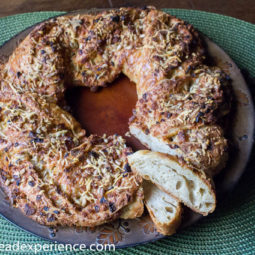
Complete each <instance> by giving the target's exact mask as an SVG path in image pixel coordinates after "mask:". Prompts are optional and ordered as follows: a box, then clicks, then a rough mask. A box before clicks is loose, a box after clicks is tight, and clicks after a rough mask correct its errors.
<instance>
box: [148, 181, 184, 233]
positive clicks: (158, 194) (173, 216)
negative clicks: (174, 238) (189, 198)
mask: <svg viewBox="0 0 255 255" xmlns="http://www.w3.org/2000/svg"><path fill="white" fill-rule="evenodd" d="M143 189H144V202H145V205H146V208H147V209H148V212H149V214H150V216H151V219H152V221H153V222H154V224H155V226H156V228H157V231H158V232H160V233H161V234H163V235H172V234H174V233H175V232H176V229H177V228H178V227H179V225H180V223H181V215H182V206H181V203H180V202H179V201H178V200H176V199H175V198H173V197H172V196H170V195H168V194H167V193H165V192H163V191H162V190H160V189H159V188H158V187H157V186H156V185H154V184H152V183H151V182H150V181H144V183H143Z"/></svg>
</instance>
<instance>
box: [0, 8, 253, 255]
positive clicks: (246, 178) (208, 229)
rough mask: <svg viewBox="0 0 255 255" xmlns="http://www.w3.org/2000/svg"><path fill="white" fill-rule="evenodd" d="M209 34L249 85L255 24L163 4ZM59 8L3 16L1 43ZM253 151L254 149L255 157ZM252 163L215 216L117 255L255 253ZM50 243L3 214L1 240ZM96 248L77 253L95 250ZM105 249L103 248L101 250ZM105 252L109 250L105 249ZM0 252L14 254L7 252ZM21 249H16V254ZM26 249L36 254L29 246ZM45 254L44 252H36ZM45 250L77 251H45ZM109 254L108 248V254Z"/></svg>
mask: <svg viewBox="0 0 255 255" xmlns="http://www.w3.org/2000/svg"><path fill="white" fill-rule="evenodd" d="M165 11H167V12H170V13H171V14H173V15H176V16H178V17H180V18H182V19H184V20H186V21H188V22H189V23H191V24H193V25H194V26H195V27H196V28H197V29H199V30H200V31H201V32H203V33H204V34H205V35H207V36H208V37H209V38H211V39H212V40H213V41H214V42H216V43H217V44H218V45H219V46H221V47H222V48H223V49H224V50H225V51H226V52H227V53H228V54H229V55H230V56H231V57H232V59H233V60H234V61H235V62H236V63H237V65H238V66H239V67H240V68H241V69H245V70H246V71H245V74H246V78H247V80H248V83H249V84H250V88H251V90H252V91H254V87H255V85H254V84H255V82H254V78H253V79H252V77H255V25H252V24H250V23H247V22H244V21H241V20H237V19H234V18H231V17H226V16H222V15H218V14H213V13H206V12H201V11H194V10H192V11H190V10H180V9H165ZM59 14H61V12H38V13H26V14H21V15H15V16H10V17H5V18H2V19H0V44H2V43H4V42H5V41H7V40H9V39H10V38H11V37H12V36H14V35H15V34H16V33H18V32H20V31H21V30H23V29H25V28H27V27H29V26H31V25H33V24H35V23H37V22H40V21H42V20H44V19H47V18H49V17H51V16H54V15H59ZM253 157H254V153H253V154H252V158H253ZM253 168H254V167H253V164H252V162H250V164H249V167H248V168H247V171H246V172H245V174H244V175H243V177H242V178H241V180H240V182H239V184H238V185H237V186H236V188H235V190H234V191H233V192H232V193H231V194H228V195H226V198H224V199H222V200H221V201H220V203H219V204H218V208H217V210H216V212H215V213H214V214H213V215H210V216H208V217H206V218H204V219H202V220H201V221H199V222H198V223H197V224H195V225H193V226H191V227H189V228H187V229H185V230H183V231H180V232H179V233H178V234H176V235H174V236H171V237H168V238H164V239H162V240H160V241H156V242H154V243H149V244H146V245H140V246H136V247H134V248H126V249H119V250H117V251H116V252H115V253H118V254H157V255H159V254H174V255H177V254H196V255H197V254H231V255H232V254H242V255H244V254H255V185H254V183H255V172H254V171H253ZM18 241H19V242H20V244H22V243H24V244H32V245H34V244H37V243H39V244H49V243H50V242H47V241H44V240H42V239H40V238H38V237H35V236H33V235H31V234H28V233H26V232H25V231H23V230H20V229H19V228H17V227H16V226H14V225H13V224H11V223H9V222H8V221H6V220H5V219H3V218H2V217H0V244H14V243H16V242H18ZM92 253H94V252H91V251H86V252H84V251H83V252H76V253H75V254H92ZM103 253H104V252H102V254H103ZM106 253H107V252H105V254H106ZM0 254H14V253H13V252H6V251H5V252H3V253H0ZM16 254H17V253H16ZM22 254H34V253H33V252H32V251H29V250H28V251H27V252H25V253H22ZM37 254H42V253H37ZM47 254H74V253H71V252H70V251H69V252H47ZM107 254H109V253H107Z"/></svg>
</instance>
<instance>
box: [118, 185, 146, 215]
mask: <svg viewBox="0 0 255 255" xmlns="http://www.w3.org/2000/svg"><path fill="white" fill-rule="evenodd" d="M143 199H144V192H143V187H142V186H141V187H139V189H138V190H137V192H136V194H135V197H134V199H133V200H132V201H131V202H130V203H129V204H128V205H126V206H125V207H124V208H123V209H122V210H121V214H120V218H122V219H135V218H138V217H141V216H142V214H143V211H144V204H143Z"/></svg>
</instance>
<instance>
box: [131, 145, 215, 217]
mask: <svg viewBox="0 0 255 255" xmlns="http://www.w3.org/2000/svg"><path fill="white" fill-rule="evenodd" d="M128 162H129V164H130V166H131V168H132V170H133V171H134V172H136V173H138V174H140V175H141V176H142V177H143V178H144V179H146V180H150V181H151V182H153V183H154V184H156V185H157V186H158V187H159V188H160V189H161V190H163V191H165V192H166V193H168V194H169V195H172V196H173V197H175V198H176V199H178V200H179V201H180V202H183V203H184V204H185V205H186V206H188V207H189V208H191V209H192V210H194V211H196V212H198V213H200V214H202V215H204V216H205V215H207V214H208V213H212V212H213V211H214V209H215V206H216V196H215V192H214V188H213V183H212V180H210V179H209V178H207V177H206V175H205V173H204V172H203V171H198V170H195V169H192V168H189V167H188V166H186V165H185V164H184V163H181V162H179V161H178V159H177V158H175V157H173V156H170V155H168V154H163V153H160V152H151V151H148V150H141V151H137V152H135V153H134V154H131V155H129V156H128Z"/></svg>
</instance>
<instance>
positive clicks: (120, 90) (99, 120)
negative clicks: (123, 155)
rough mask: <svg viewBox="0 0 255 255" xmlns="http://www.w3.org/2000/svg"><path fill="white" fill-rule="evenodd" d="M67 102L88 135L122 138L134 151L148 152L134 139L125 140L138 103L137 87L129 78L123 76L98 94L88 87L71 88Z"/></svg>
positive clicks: (67, 94) (127, 138)
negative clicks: (130, 119)
mask: <svg viewBox="0 0 255 255" xmlns="http://www.w3.org/2000/svg"><path fill="white" fill-rule="evenodd" d="M66 99H67V102H68V105H69V106H70V107H71V109H72V114H73V115H74V116H75V118H76V119H77V120H78V121H79V122H80V124H81V125H82V127H83V128H84V129H85V130H86V132H87V135H90V134H96V135H100V136H101V135H103V134H107V135H113V134H119V135H121V136H123V137H124V138H125V139H126V141H127V145H129V146H131V147H132V148H133V150H138V149H143V148H145V147H144V146H143V145H142V144H141V143H140V142H139V141H138V140H137V139H136V138H135V137H133V136H131V137H129V136H126V133H127V132H128V131H129V128H128V120H129V118H130V117H131V116H132V110H133V109H134V108H135V104H136V101H137V93H136V86H135V83H133V82H131V81H130V80H129V79H128V78H127V77H126V76H124V75H120V76H119V77H118V78H117V79H116V80H115V81H114V82H113V83H111V84H109V85H108V86H107V87H105V88H99V89H98V90H97V91H96V92H92V91H91V90H90V89H89V88H86V87H74V88H71V89H70V90H68V91H67V93H66Z"/></svg>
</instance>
